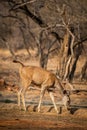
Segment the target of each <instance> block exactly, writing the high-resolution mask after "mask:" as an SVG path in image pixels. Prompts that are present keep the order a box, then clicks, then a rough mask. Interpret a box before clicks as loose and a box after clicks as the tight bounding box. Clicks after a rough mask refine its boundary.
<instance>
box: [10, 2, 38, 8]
mask: <svg viewBox="0 0 87 130" xmlns="http://www.w3.org/2000/svg"><path fill="white" fill-rule="evenodd" d="M35 1H36V0H31V1H27V2H24V3H21V4H17V5H15V6H14V7H12V9H11V10H15V9H18V8H19V7H22V6H24V5H27V4H30V3H33V2H35Z"/></svg>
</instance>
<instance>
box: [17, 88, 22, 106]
mask: <svg viewBox="0 0 87 130" xmlns="http://www.w3.org/2000/svg"><path fill="white" fill-rule="evenodd" d="M21 91H22V88H21V89H20V90H19V91H18V106H20V100H21Z"/></svg>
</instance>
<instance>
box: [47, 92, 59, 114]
mask: <svg viewBox="0 0 87 130" xmlns="http://www.w3.org/2000/svg"><path fill="white" fill-rule="evenodd" d="M49 95H50V98H51V100H52V102H53V105H54V108H55V110H56V112H57V114H58V113H59V111H58V109H57V106H56V103H55V100H54V96H53V93H52V92H49Z"/></svg>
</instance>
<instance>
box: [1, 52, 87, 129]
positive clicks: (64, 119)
mask: <svg viewBox="0 0 87 130" xmlns="http://www.w3.org/2000/svg"><path fill="white" fill-rule="evenodd" d="M4 54H5V56H4ZM4 54H3V53H2V52H1V53H0V130H8V129H11V130H19V129H23V130H87V82H74V83H73V85H74V86H75V88H76V89H80V90H83V91H80V92H78V93H77V94H71V96H70V98H71V105H70V109H69V110H65V108H64V107H63V106H62V108H61V114H58V115H57V114H56V112H55V110H54V108H53V105H52V103H51V100H50V98H49V95H48V93H46V94H45V97H44V99H43V102H42V106H41V112H40V113H38V112H37V104H38V101H39V94H40V91H39V90H30V91H27V93H26V107H27V111H26V112H25V111H23V110H22V106H21V108H19V107H18V106H17V92H16V90H17V87H18V83H19V76H18V68H19V65H15V64H14V63H12V59H11V57H8V53H4ZM26 61H27V58H26ZM50 62H51V63H53V61H50ZM54 62H55V61H54ZM26 64H33V65H34V64H35V65H36V64H37V65H38V62H37V60H35V59H34V58H33V59H32V61H31V60H30V61H29V62H26ZM53 65H54V63H53V64H52V66H50V68H51V69H53V67H55V66H53ZM4 81H6V82H7V83H8V85H7V86H8V87H7V88H8V90H7V88H5V87H6V84H4ZM13 84H15V86H14V85H13ZM10 87H13V88H15V91H11V89H10ZM54 96H55V100H56V102H58V105H57V106H58V109H60V106H61V105H60V101H61V95H60V94H59V93H58V92H56V93H54Z"/></svg>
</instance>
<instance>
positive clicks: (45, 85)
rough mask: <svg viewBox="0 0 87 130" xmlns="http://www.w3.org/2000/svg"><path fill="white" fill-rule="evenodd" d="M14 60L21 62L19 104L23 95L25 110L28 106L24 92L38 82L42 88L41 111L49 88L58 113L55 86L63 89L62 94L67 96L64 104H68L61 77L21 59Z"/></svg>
mask: <svg viewBox="0 0 87 130" xmlns="http://www.w3.org/2000/svg"><path fill="white" fill-rule="evenodd" d="M14 62H15V63H20V64H21V67H20V69H19V74H20V78H21V83H22V84H21V85H22V86H21V87H20V91H19V92H18V104H19V105H20V96H22V103H23V106H24V109H25V110H26V107H25V100H24V94H25V92H26V90H27V89H28V88H29V86H30V85H31V84H36V85H38V86H39V87H40V88H41V94H40V101H39V105H38V111H40V106H41V101H42V98H43V96H44V93H45V91H46V90H47V91H48V92H49V94H50V97H51V99H52V102H53V104H54V107H55V110H56V111H57V113H58V110H57V106H56V104H55V101H54V96H53V94H52V93H53V90H54V88H55V87H57V88H59V89H61V92H62V94H63V95H64V96H66V97H67V101H66V103H63V104H64V105H66V104H67V102H68V101H69V98H68V96H67V92H66V91H64V88H63V86H62V84H61V82H60V81H59V79H58V78H57V77H56V75H55V74H53V73H51V72H50V71H47V70H45V69H43V68H40V67H36V66H25V65H23V64H22V63H21V62H20V61H14ZM63 100H64V99H63Z"/></svg>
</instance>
